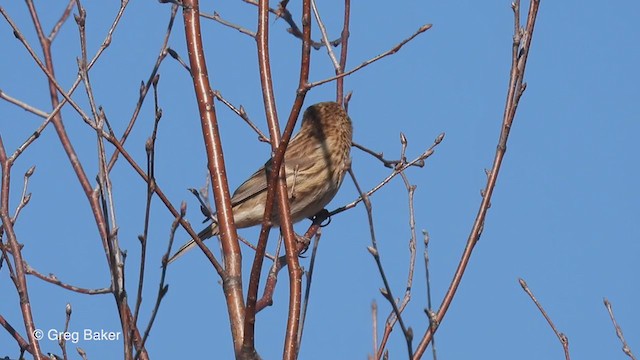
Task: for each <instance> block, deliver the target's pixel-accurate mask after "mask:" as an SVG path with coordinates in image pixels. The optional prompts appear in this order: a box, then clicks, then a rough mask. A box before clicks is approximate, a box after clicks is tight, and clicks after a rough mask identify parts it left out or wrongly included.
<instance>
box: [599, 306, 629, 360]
mask: <svg viewBox="0 0 640 360" xmlns="http://www.w3.org/2000/svg"><path fill="white" fill-rule="evenodd" d="M604 306H605V307H606V308H607V312H608V313H609V317H610V318H611V322H612V323H613V327H614V328H615V329H616V336H618V339H620V342H622V352H623V353H624V354H625V355H627V356H628V357H629V358H631V360H636V357H635V356H634V355H633V352H632V351H631V348H630V347H629V344H627V341H626V340H625V339H624V335H623V334H622V328H620V326H619V325H618V322H617V321H616V318H615V316H613V307H612V306H611V303H610V302H609V300H607V298H604Z"/></svg>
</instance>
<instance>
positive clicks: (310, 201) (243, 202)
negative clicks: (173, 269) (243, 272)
mask: <svg viewBox="0 0 640 360" xmlns="http://www.w3.org/2000/svg"><path fill="white" fill-rule="evenodd" d="M352 135H353V128H352V126H351V119H350V118H349V116H348V115H347V113H346V112H345V111H344V109H343V108H342V106H340V105H339V104H337V103H335V102H322V103H318V104H315V105H311V106H310V107H309V108H307V110H306V111H305V112H304V115H303V116H302V125H301V127H300V131H299V132H298V133H297V134H296V135H295V136H294V137H293V138H292V139H291V141H290V142H289V146H288V147H287V151H286V152H285V156H284V164H283V166H284V168H285V172H286V176H287V177H286V178H287V189H288V191H289V204H290V206H291V209H290V210H291V221H293V222H294V223H296V222H298V221H301V220H303V219H305V218H310V217H312V216H314V215H315V214H317V213H318V212H320V210H322V209H324V207H325V206H326V205H327V204H328V203H329V202H330V201H331V199H333V197H334V196H335V195H336V193H337V192H338V189H339V188H340V185H341V184H342V180H343V179H344V175H345V173H346V172H347V170H349V167H350V166H351V158H350V153H351V139H352ZM270 163H271V161H268V162H267V164H265V165H266V166H268V165H270ZM267 176H268V174H267V171H265V166H262V167H261V168H260V169H258V171H256V172H255V173H253V175H251V177H249V179H248V180H247V181H245V182H244V183H242V185H240V187H238V188H237V189H236V191H235V192H234V193H233V196H232V197H231V205H232V206H233V219H234V221H235V224H236V226H237V227H238V228H246V227H250V226H255V225H259V224H261V223H262V217H263V215H264V207H265V202H266V200H267ZM271 221H272V223H273V225H274V226H278V225H279V224H280V223H279V220H278V212H277V210H275V209H274V211H273V215H272V217H271ZM218 233H219V229H218V224H217V223H215V222H214V223H212V224H211V225H210V226H208V227H207V228H206V229H204V230H202V231H201V232H200V233H199V234H198V237H199V238H200V239H201V240H205V239H208V238H210V237H212V236H215V235H218ZM194 246H196V243H195V240H193V239H191V240H189V242H187V243H186V244H185V245H183V246H182V247H181V248H180V249H178V251H177V252H176V253H175V254H174V255H173V256H172V257H171V258H170V259H169V263H171V262H173V261H174V260H176V259H177V258H178V257H180V256H182V255H183V254H184V253H185V252H186V251H188V250H190V249H191V248H193V247H194Z"/></svg>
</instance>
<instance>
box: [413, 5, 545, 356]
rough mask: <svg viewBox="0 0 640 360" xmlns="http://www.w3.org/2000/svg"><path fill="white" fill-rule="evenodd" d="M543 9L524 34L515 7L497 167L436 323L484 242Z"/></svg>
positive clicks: (533, 9)
mask: <svg viewBox="0 0 640 360" xmlns="http://www.w3.org/2000/svg"><path fill="white" fill-rule="evenodd" d="M539 5H540V1H539V0H531V2H530V6H529V14H528V16H527V25H526V29H524V30H522V31H521V29H520V28H519V19H520V11H519V7H520V1H519V0H516V1H515V2H514V3H513V4H512V6H513V10H514V18H515V21H514V23H515V31H514V37H513V44H512V62H511V71H510V80H509V87H508V90H507V99H506V101H505V111H504V116H503V120H502V129H501V131H500V137H499V140H498V146H497V149H496V153H495V156H494V159H493V166H492V168H491V171H490V172H489V173H488V176H487V183H486V186H485V188H484V190H483V191H482V200H481V202H480V206H479V209H478V213H477V215H476V218H475V220H474V223H473V226H472V228H471V231H470V233H469V237H468V238H467V243H466V245H465V249H464V252H463V254H462V256H461V259H460V262H459V263H458V267H457V269H456V272H455V274H454V276H453V279H452V280H451V284H450V285H449V289H448V290H447V292H446V294H445V296H444V299H443V300H442V303H441V305H440V308H439V310H438V313H437V314H436V317H435V318H434V322H435V323H436V324H440V323H442V319H444V316H445V315H446V313H447V310H448V309H449V306H450V305H451V302H452V301H453V298H454V297H455V294H456V291H457V289H458V286H459V285H460V282H461V281H462V277H463V275H464V273H465V270H466V268H467V265H468V264H469V259H470V258H471V254H472V253H473V249H474V247H475V245H476V243H477V242H478V240H479V239H480V236H481V234H482V230H483V229H484V224H485V219H486V216H487V212H488V210H489V207H490V206H491V197H492V195H493V190H494V188H495V185H496V182H497V180H498V173H499V172H500V168H501V166H502V160H503V159H504V155H505V152H506V149H507V140H508V138H509V133H510V131H511V125H512V124H513V121H514V119H515V114H516V109H517V107H518V103H519V101H520V97H521V96H522V93H523V92H524V89H525V86H524V84H523V79H524V72H525V68H526V63H527V58H528V56H529V49H530V48H531V39H532V37H533V30H534V27H535V21H536V17H537V14H538V6H539ZM432 323H433V322H432ZM436 330H437V328H433V327H432V326H430V327H429V328H428V329H427V331H426V332H425V334H424V335H423V336H422V339H421V340H420V344H419V345H418V347H417V348H416V354H415V356H414V359H420V358H421V357H422V354H424V352H425V350H426V349H427V346H428V345H429V343H430V342H431V339H432V337H433V334H434V333H435V331H436Z"/></svg>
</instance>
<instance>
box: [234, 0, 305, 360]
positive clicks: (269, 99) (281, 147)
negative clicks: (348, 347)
mask: <svg viewBox="0 0 640 360" xmlns="http://www.w3.org/2000/svg"><path fill="white" fill-rule="evenodd" d="M310 9H311V6H310V0H304V1H303V10H302V13H303V14H302V25H303V41H302V57H301V66H300V82H299V86H298V90H297V92H296V99H295V101H294V105H293V107H292V110H291V113H290V114H289V119H288V121H287V124H286V126H285V130H284V132H283V134H282V138H281V137H280V128H279V124H278V116H277V112H276V109H275V96H274V93H273V84H272V77H271V62H270V59H269V4H268V1H265V0H261V1H260V3H259V5H258V32H257V33H256V41H257V48H258V65H259V68H260V82H261V85H262V96H263V101H264V106H265V113H266V118H267V123H268V127H269V135H270V139H271V149H272V151H273V152H274V153H275V156H274V157H273V168H272V171H271V173H270V174H269V178H268V182H267V199H266V203H265V212H264V217H263V221H262V228H261V230H260V238H259V240H258V245H257V246H256V253H255V258H254V262H253V266H252V268H251V277H250V279H249V289H248V293H247V311H246V318H245V341H244V344H243V352H244V353H246V354H251V353H253V352H255V349H254V346H255V344H254V341H255V339H254V330H255V312H256V302H257V294H258V286H259V282H260V273H261V269H262V261H263V258H264V252H265V249H266V243H267V238H268V234H269V227H270V226H269V225H270V220H271V214H272V212H273V210H274V209H273V208H274V206H273V205H274V201H276V200H275V199H274V195H277V197H278V198H277V201H278V210H279V219H280V231H281V233H282V235H283V236H284V239H285V249H286V260H287V269H288V272H289V313H288V317H287V330H286V334H285V345H284V355H283V358H284V359H294V358H295V357H296V354H297V351H298V344H297V335H298V328H299V322H300V311H301V297H302V269H301V268H300V264H299V262H298V252H297V251H296V239H295V234H294V232H293V227H292V224H291V217H290V212H289V199H288V191H287V184H286V177H285V176H286V175H285V173H284V168H283V167H282V163H283V161H284V153H285V151H286V148H287V146H288V144H289V140H290V139H291V134H292V133H293V128H294V126H295V123H296V119H297V118H298V115H299V114H300V109H301V108H302V104H303V102H304V98H305V95H306V93H307V91H308V86H307V83H308V79H309V61H310V53H311V47H310V39H311V27H310V22H311V10H310Z"/></svg>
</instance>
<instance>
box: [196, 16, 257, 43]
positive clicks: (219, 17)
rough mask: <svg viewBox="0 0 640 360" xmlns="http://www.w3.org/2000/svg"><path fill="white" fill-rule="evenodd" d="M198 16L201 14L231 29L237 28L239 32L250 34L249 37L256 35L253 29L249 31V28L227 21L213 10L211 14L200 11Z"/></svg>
mask: <svg viewBox="0 0 640 360" xmlns="http://www.w3.org/2000/svg"><path fill="white" fill-rule="evenodd" d="M200 16H202V17H203V18H207V19H211V20H213V21H217V22H219V23H220V24H222V25H224V26H228V27H230V28H232V29H236V30H238V31H239V32H241V33H243V34H245V35H249V36H251V37H252V38H254V39H255V37H256V33H255V32H253V31H251V30H249V29H246V28H243V27H242V26H240V25H237V24H234V23H232V22H230V21H227V20H225V19H223V18H222V17H221V16H220V14H218V13H217V12H215V11H214V12H213V15H211V14H207V13H200Z"/></svg>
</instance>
